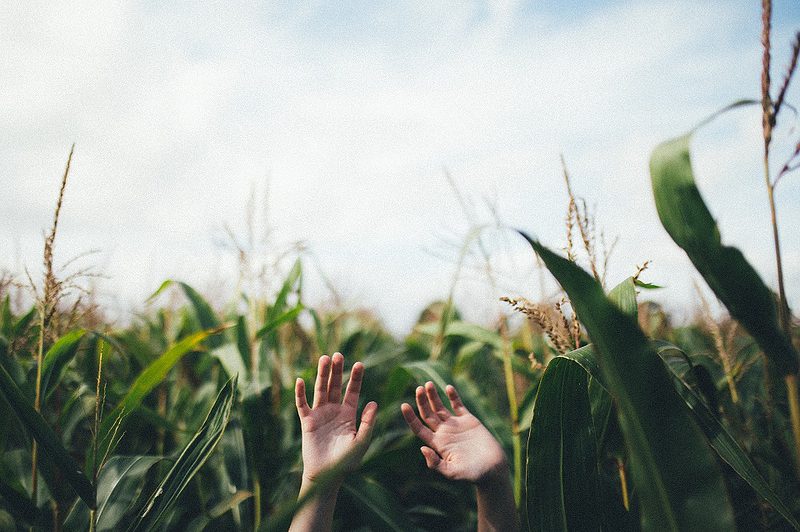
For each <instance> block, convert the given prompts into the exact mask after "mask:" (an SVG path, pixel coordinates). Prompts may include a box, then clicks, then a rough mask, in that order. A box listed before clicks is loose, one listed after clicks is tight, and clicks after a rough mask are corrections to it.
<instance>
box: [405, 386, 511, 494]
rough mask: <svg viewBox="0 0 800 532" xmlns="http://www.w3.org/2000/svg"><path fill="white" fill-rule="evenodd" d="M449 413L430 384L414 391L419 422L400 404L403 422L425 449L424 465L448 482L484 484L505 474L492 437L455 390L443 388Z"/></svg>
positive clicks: (503, 457) (504, 464)
mask: <svg viewBox="0 0 800 532" xmlns="http://www.w3.org/2000/svg"><path fill="white" fill-rule="evenodd" d="M445 392H446V393H447V397H448V399H450V405H451V406H452V407H453V413H452V414H451V413H450V411H449V410H447V408H446V407H445V406H444V404H443V403H442V400H441V399H440V398H439V393H438V392H437V390H436V387H435V386H434V385H433V383H432V382H430V381H429V382H427V383H425V386H424V387H423V386H419V387H417V390H416V399H417V408H418V409H419V413H420V417H421V418H422V420H423V421H424V422H425V423H423V422H422V421H421V420H420V418H419V417H417V415H416V414H415V413H414V409H413V408H412V407H411V405H409V404H408V403H403V404H402V405H400V410H401V411H402V413H403V418H405V420H406V423H408V426H409V427H410V428H411V430H412V431H413V432H414V434H416V435H417V436H418V437H419V438H420V439H421V440H422V441H423V442H425V443H426V446H423V447H422V448H421V449H420V450H421V451H422V454H423V456H424V457H425V463H426V464H427V465H428V467H429V468H430V469H433V470H436V471H438V472H439V473H441V474H442V475H444V476H445V477H447V478H449V479H452V480H467V481H469V482H472V483H475V484H484V483H486V482H488V481H490V480H491V479H493V478H495V477H497V476H499V475H502V474H506V473H507V471H508V463H507V462H506V455H505V453H504V452H503V449H502V447H500V444H499V443H497V440H495V439H494V436H492V434H491V433H490V432H489V431H488V430H487V429H486V427H484V426H483V424H482V423H481V422H480V421H479V420H478V418H476V417H475V416H473V415H472V414H471V413H470V412H469V410H467V408H466V407H465V406H464V404H463V403H462V402H461V398H460V397H459V396H458V392H457V391H456V389H455V388H454V387H453V386H451V385H449V384H448V385H447V387H446V388H445Z"/></svg>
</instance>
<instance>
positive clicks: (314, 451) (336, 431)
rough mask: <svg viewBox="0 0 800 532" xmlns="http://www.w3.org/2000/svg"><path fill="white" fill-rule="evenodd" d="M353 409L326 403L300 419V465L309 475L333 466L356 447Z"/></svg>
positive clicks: (354, 413)
mask: <svg viewBox="0 0 800 532" xmlns="http://www.w3.org/2000/svg"><path fill="white" fill-rule="evenodd" d="M355 416H356V409H355V408H351V407H349V406H347V405H340V404H334V403H327V404H324V405H320V406H317V407H316V408H314V409H313V410H312V411H311V414H310V415H309V416H308V417H305V418H303V419H302V420H301V424H302V428H303V464H304V467H305V468H306V470H307V471H309V472H319V471H322V470H323V469H325V468H326V467H328V466H330V465H332V464H335V463H337V462H338V461H339V460H341V459H342V458H344V456H345V455H346V454H347V453H348V452H349V451H351V450H352V449H353V447H354V446H355V444H356V434H357V431H356V418H355Z"/></svg>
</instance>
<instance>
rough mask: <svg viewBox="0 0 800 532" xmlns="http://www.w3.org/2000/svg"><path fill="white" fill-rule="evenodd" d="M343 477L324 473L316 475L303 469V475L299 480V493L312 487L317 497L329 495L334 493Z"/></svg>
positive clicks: (340, 484) (337, 490)
mask: <svg viewBox="0 0 800 532" xmlns="http://www.w3.org/2000/svg"><path fill="white" fill-rule="evenodd" d="M342 481H343V479H342V478H341V477H339V478H334V477H331V476H327V475H325V474H322V475H318V474H313V473H308V472H306V471H303V476H302V477H301V482H300V494H301V495H302V494H304V493H306V492H307V491H309V490H311V489H314V490H316V495H317V496H319V497H327V496H329V495H336V494H337V493H338V492H339V488H340V487H341V486H342Z"/></svg>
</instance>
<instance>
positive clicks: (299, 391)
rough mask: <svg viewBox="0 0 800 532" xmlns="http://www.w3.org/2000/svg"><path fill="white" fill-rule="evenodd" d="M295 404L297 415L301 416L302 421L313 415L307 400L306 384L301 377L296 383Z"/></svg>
mask: <svg viewBox="0 0 800 532" xmlns="http://www.w3.org/2000/svg"><path fill="white" fill-rule="evenodd" d="M294 404H295V406H296V407H297V415H299V416H300V419H303V418H304V417H306V416H307V415H309V414H310V413H311V408H309V406H308V401H307V400H306V382H305V381H304V380H303V379H301V378H299V377H298V378H297V381H295V383H294Z"/></svg>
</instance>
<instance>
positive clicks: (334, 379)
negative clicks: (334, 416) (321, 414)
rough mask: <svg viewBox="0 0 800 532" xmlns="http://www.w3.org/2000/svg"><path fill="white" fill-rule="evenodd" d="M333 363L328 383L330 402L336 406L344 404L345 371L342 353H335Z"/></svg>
mask: <svg viewBox="0 0 800 532" xmlns="http://www.w3.org/2000/svg"><path fill="white" fill-rule="evenodd" d="M331 362H332V365H331V378H330V381H329V382H328V401H329V402H331V403H334V404H339V403H341V402H342V372H343V371H344V357H343V356H342V354H341V353H334V354H333V358H332V359H331Z"/></svg>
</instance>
